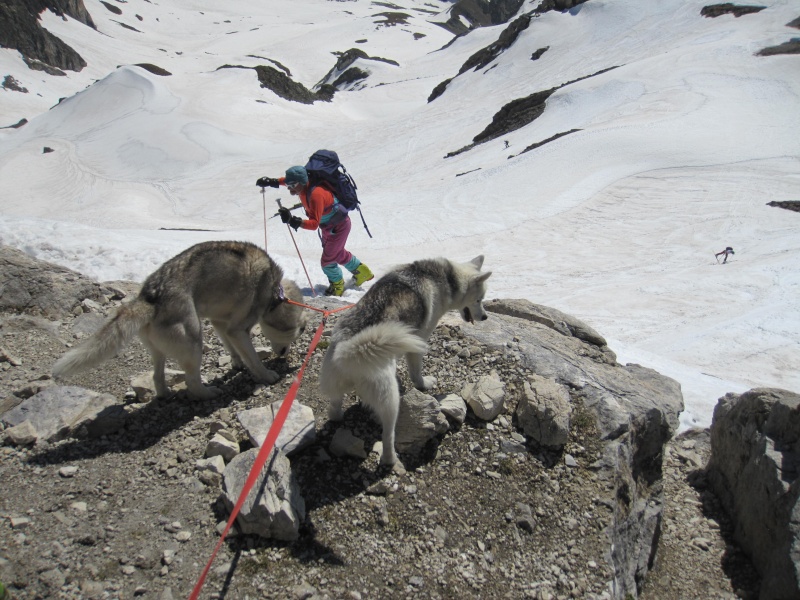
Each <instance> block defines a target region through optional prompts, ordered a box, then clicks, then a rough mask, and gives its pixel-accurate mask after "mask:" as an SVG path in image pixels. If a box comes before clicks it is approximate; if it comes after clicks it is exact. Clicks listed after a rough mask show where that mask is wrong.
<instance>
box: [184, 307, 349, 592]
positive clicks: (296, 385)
mask: <svg viewBox="0 0 800 600" xmlns="http://www.w3.org/2000/svg"><path fill="white" fill-rule="evenodd" d="M286 301H287V302H288V303H289V304H295V305H297V306H303V307H305V308H310V309H311V310H316V311H318V312H321V313H322V321H321V322H320V324H319V327H317V331H316V332H315V333H314V338H313V339H312V340H311V346H310V347H309V349H308V352H307V353H306V357H305V359H304V360H303V364H302V365H301V366H300V370H299V371H298V372H297V376H296V377H295V378H294V381H292V385H291V386H289V391H288V392H286V396H285V397H284V398H283V402H282V403H281V407H280V408H279V409H278V413H277V414H276V415H275V420H274V421H272V425H271V426H270V428H269V431H268V432H267V437H266V439H265V440H264V443H263V444H262V445H261V449H260V450H259V451H258V455H257V456H256V460H255V462H254V463H253V467H252V468H251V469H250V473H249V475H248V476H247V481H245V484H244V486H242V491H241V492H240V493H239V499H238V500H237V501H236V504H235V505H234V507H233V510H232V511H231V516H230V517H229V518H228V523H227V524H226V525H225V529H224V530H223V531H222V535H220V538H219V540H218V541H217V545H216V546H215V547H214V551H213V552H212V553H211V558H209V559H208V563H207V564H206V566H205V568H204V569H203V572H202V573H201V574H200V579H198V580H197V583H196V584H195V586H194V589H193V590H192V594H191V595H190V596H189V600H197V597H198V596H199V594H200V590H201V589H202V588H203V584H204V583H205V581H206V577H207V576H208V571H209V570H210V569H211V565H212V563H213V562H214V559H215V558H216V556H217V552H219V549H220V548H221V547H222V543H223V542H224V541H225V536H226V535H228V532H229V531H230V529H231V527H232V526H233V523H234V522H235V521H236V517H237V516H239V511H240V510H241V509H242V505H243V504H244V501H245V500H246V499H247V495H248V494H249V493H250V490H251V489H252V488H253V486H254V485H255V484H256V482H257V481H258V476H259V475H260V473H261V469H263V468H264V465H265V464H266V462H267V459H268V458H269V455H270V454H272V449H273V447H274V446H275V441H276V440H277V439H278V435H279V434H280V432H281V429H282V428H283V425H284V423H285V422H286V417H287V416H288V415H289V411H290V410H291V408H292V403H293V402H294V399H295V397H297V392H298V390H299V389H300V381H301V380H302V379H303V373H304V372H305V370H306V366H307V365H308V361H309V360H310V359H311V355H312V354H313V353H314V350H315V349H316V348H317V344H319V341H320V339H322V332H323V331H324V329H325V323H326V322H327V319H328V316H330V315H332V314H333V313H336V312H339V311H342V310H345V309H348V308H351V307H353V306H354V305H353V304H349V305H348V306H343V307H341V308H337V309H335V310H322V309H319V308H315V307H313V306H307V305H305V304H300V303H299V302H294V301H293V300H289V299H288V298H287V299H286Z"/></svg>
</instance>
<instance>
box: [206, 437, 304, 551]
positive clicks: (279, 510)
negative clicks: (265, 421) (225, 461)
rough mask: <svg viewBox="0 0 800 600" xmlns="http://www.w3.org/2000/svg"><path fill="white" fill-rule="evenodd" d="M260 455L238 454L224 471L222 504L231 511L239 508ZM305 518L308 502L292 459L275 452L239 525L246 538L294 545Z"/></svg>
mask: <svg viewBox="0 0 800 600" xmlns="http://www.w3.org/2000/svg"><path fill="white" fill-rule="evenodd" d="M259 451H260V449H259V448H252V449H250V450H248V451H247V452H243V453H241V454H239V455H238V456H236V458H234V459H233V460H232V461H231V462H230V464H229V465H228V467H227V468H226V469H225V472H224V474H223V483H224V487H223V491H224V494H223V496H222V501H223V503H224V504H225V506H226V507H227V509H228V511H232V510H233V507H234V506H236V503H237V502H238V500H239V496H240V495H241V493H242V490H243V489H244V485H245V483H246V482H247V479H248V477H249V476H250V471H251V470H252V468H253V465H254V464H255V461H256V458H257V457H258V453H259ZM305 515H306V506H305V502H304V501H303V497H302V496H301V495H300V489H299V488H298V486H297V481H296V480H295V478H294V475H293V474H292V467H291V464H290V463H289V459H288V458H286V455H285V454H283V452H281V451H280V450H273V451H272V454H270V457H269V458H268V459H267V463H266V465H264V468H262V469H261V471H260V472H259V475H258V479H257V480H256V482H255V484H254V485H253V487H252V488H251V489H250V491H249V493H248V494H247V497H246V498H245V499H244V501H243V502H242V506H241V509H240V511H239V515H238V516H237V518H236V524H237V525H238V526H239V530H240V531H241V532H242V533H245V534H256V535H259V536H261V537H263V538H272V539H277V540H284V541H293V540H296V539H297V538H298V536H299V530H300V524H301V523H302V522H303V520H304V519H305Z"/></svg>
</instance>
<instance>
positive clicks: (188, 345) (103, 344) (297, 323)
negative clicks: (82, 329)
mask: <svg viewBox="0 0 800 600" xmlns="http://www.w3.org/2000/svg"><path fill="white" fill-rule="evenodd" d="M282 277H283V271H282V270H281V268H280V267H279V266H278V265H277V264H275V262H273V260H272V259H271V258H270V257H269V255H268V254H267V253H266V252H264V250H262V249H261V248H259V247H258V246H256V245H254V244H250V243H248V242H203V243H200V244H196V245H195V246H192V247H191V248H188V249H187V250H184V251H183V252H181V253H180V254H178V255H177V256H175V257H173V258H171V259H170V260H168V261H167V262H165V263H164V264H163V265H161V266H160V267H159V268H158V269H157V270H156V271H155V272H154V273H152V274H151V275H150V276H149V277H148V278H147V279H146V280H145V282H144V284H143V285H142V289H141V290H140V291H139V295H138V297H137V298H136V299H135V300H133V301H132V302H129V303H127V304H123V305H122V306H121V307H120V308H119V310H118V311H117V313H116V314H115V315H114V316H113V317H111V318H110V319H109V320H107V321H106V322H105V323H104V324H103V326H102V327H101V328H100V330H99V331H97V333H95V334H94V335H93V336H92V337H91V338H89V339H88V340H86V341H85V342H84V343H83V344H81V345H80V346H78V347H76V348H74V349H72V350H70V351H69V352H67V353H66V354H65V355H64V356H62V357H61V358H60V359H59V360H58V361H57V362H56V364H55V365H54V366H53V375H54V376H55V377H63V376H67V375H72V374H73V373H77V372H79V371H83V370H86V369H90V368H92V367H95V366H97V365H99V364H100V363H102V362H104V361H106V360H108V359H109V358H111V357H113V356H114V355H116V354H117V353H118V352H119V351H120V350H121V349H122V348H123V347H124V346H125V345H126V344H127V343H128V341H129V340H130V339H131V338H132V337H133V336H134V335H135V334H138V335H139V337H140V338H141V340H142V342H143V343H144V345H145V346H146V347H147V349H148V350H149V351H150V355H151V356H152V359H153V382H154V383H155V388H156V394H157V395H158V396H159V397H165V396H168V395H169V393H170V390H169V388H168V387H167V383H166V380H165V378H164V363H165V361H166V357H167V356H169V357H172V358H174V359H175V360H176V361H177V362H178V364H179V365H180V367H181V368H182V369H183V370H184V371H185V373H186V387H187V388H188V391H189V393H190V394H191V395H192V396H195V397H196V398H199V399H201V400H206V399H209V398H213V397H214V396H215V395H217V394H218V393H219V390H218V389H216V388H214V387H211V386H209V387H206V386H204V385H203V383H202V382H201V380H200V363H201V360H202V356H203V324H202V322H201V319H203V318H208V319H209V320H210V321H211V324H212V325H213V326H214V329H215V330H216V332H217V335H219V337H220V339H221V340H222V343H223V344H224V346H225V348H226V350H227V351H228V352H229V353H230V354H231V357H232V362H233V365H234V366H236V367H240V366H242V365H246V366H247V368H248V369H249V370H250V372H251V373H252V374H253V377H255V378H256V379H257V380H258V381H260V382H262V383H275V382H276V381H277V380H278V377H279V376H278V374H277V373H276V372H275V371H271V370H269V369H267V368H266V367H265V366H264V365H263V364H262V363H261V360H260V359H259V357H258V354H257V353H256V350H255V348H253V342H252V340H251V339H250V331H251V329H252V328H253V326H254V325H255V324H256V323H260V325H261V332H262V333H263V335H264V337H266V338H267V339H269V340H270V343H271V344H272V348H273V350H274V351H275V352H276V353H277V354H278V355H280V356H283V355H285V354H286V352H287V351H288V349H289V345H290V344H291V343H292V342H293V341H294V340H295V339H297V337H299V335H300V334H301V333H302V331H303V328H304V327H305V324H306V320H307V318H308V317H307V314H306V312H305V311H304V310H303V308H302V307H299V306H295V305H290V304H287V303H285V302H284V298H285V295H288V296H289V297H290V298H292V299H294V300H295V301H297V302H299V301H301V300H302V294H301V293H300V290H299V289H298V288H297V286H296V285H295V284H294V282H291V281H289V280H283V282H281V278H282Z"/></svg>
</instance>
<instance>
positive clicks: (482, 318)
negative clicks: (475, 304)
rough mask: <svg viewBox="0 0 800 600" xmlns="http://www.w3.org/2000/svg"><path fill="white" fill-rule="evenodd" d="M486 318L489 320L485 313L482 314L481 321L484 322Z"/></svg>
mask: <svg viewBox="0 0 800 600" xmlns="http://www.w3.org/2000/svg"><path fill="white" fill-rule="evenodd" d="M488 318H489V315H487V314H486V313H484V315H483V316H482V317H481V321H485V320H486V319H488Z"/></svg>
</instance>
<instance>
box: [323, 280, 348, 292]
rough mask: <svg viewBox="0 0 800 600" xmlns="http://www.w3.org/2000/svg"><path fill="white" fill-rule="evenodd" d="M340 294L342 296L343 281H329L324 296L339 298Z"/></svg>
mask: <svg viewBox="0 0 800 600" xmlns="http://www.w3.org/2000/svg"><path fill="white" fill-rule="evenodd" d="M342 294H344V279H340V280H339V281H331V284H330V285H329V286H328V289H327V290H325V295H326V296H341V295H342Z"/></svg>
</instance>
